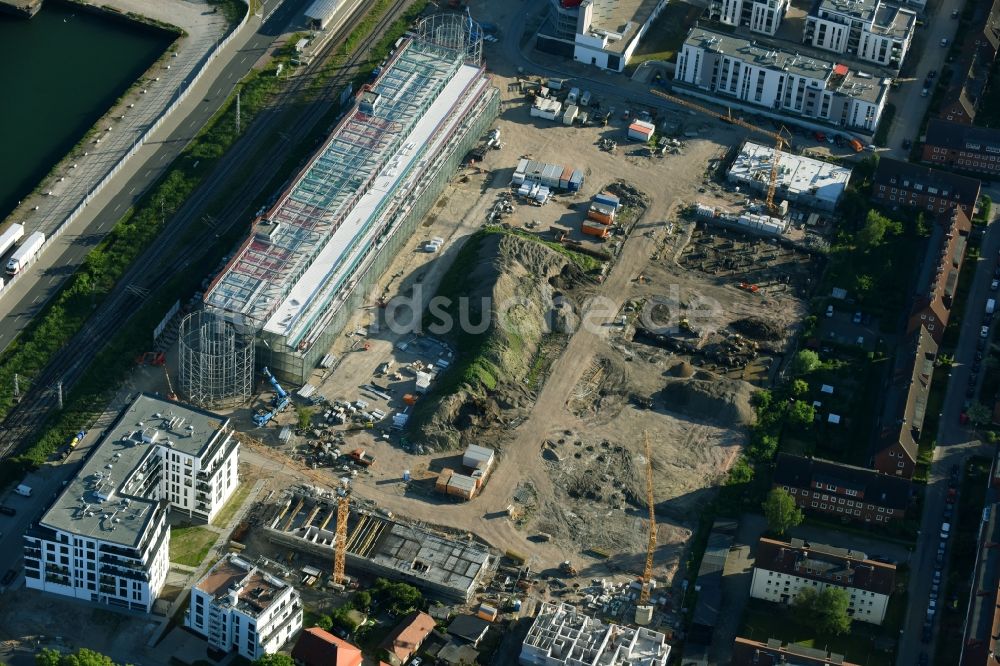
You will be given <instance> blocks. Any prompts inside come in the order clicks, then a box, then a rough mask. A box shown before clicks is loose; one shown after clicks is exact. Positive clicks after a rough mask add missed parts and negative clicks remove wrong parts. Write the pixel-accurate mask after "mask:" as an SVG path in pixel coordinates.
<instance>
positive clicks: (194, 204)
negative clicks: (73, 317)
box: [0, 0, 409, 460]
mask: <svg viewBox="0 0 1000 666" xmlns="http://www.w3.org/2000/svg"><path fill="white" fill-rule="evenodd" d="M408 4H409V0H397V1H396V2H394V3H393V5H392V6H391V7H389V9H388V10H387V11H386V12H385V14H384V15H383V16H382V18H381V19H380V20H379V22H378V24H376V26H375V28H374V29H373V30H372V31H371V33H370V34H369V36H368V37H367V38H365V40H363V41H362V43H361V44H359V45H358V48H356V49H355V50H354V52H353V53H352V54H350V56H348V59H347V61H345V63H344V64H343V66H341V68H340V70H339V72H338V73H337V74H336V75H334V76H331V77H330V79H329V80H327V81H325V82H324V84H323V87H322V90H321V91H320V93H319V94H317V95H314V97H313V99H312V101H310V102H309V103H308V104H307V106H306V107H305V108H304V109H302V110H301V111H300V112H299V117H298V118H295V117H294V115H295V112H294V110H293V107H294V106H295V105H294V102H295V101H296V100H297V99H298V98H299V96H300V95H301V94H303V93H304V92H305V88H306V87H307V86H308V85H309V84H310V83H311V82H312V81H313V79H314V77H315V76H316V75H317V74H318V73H319V72H320V71H321V70H322V68H323V67H324V66H325V65H326V63H327V62H328V61H329V59H330V57H331V56H332V55H333V53H334V52H335V51H336V49H337V48H338V47H339V46H340V45H341V44H342V43H343V41H344V40H345V39H346V38H347V36H348V35H349V34H350V33H351V32H352V31H353V30H354V29H355V28H356V27H357V26H358V24H359V23H360V22H361V20H362V19H363V18H364V17H365V15H366V11H365V7H364V3H362V4H361V5H360V6H359V7H358V8H357V9H356V10H355V12H354V13H353V14H352V15H351V17H350V18H349V20H348V21H347V22H345V24H344V26H343V27H342V28H341V29H340V30H339V31H338V34H337V35H336V36H335V37H334V38H332V39H330V40H329V41H328V42H327V43H326V45H325V46H324V47H323V48H322V50H321V51H320V52H319V53H317V54H316V56H315V57H314V58H313V60H312V61H311V62H310V64H309V65H307V66H306V67H305V68H304V71H302V72H301V73H299V74H298V75H297V76H296V77H295V78H294V79H293V80H292V82H291V83H290V84H289V85H288V86H286V87H285V88H284V90H282V91H281V92H279V93H278V95H277V98H276V99H275V100H274V101H273V103H272V104H270V105H269V106H268V107H267V108H266V109H264V110H263V111H261V113H259V114H258V116H257V117H256V118H255V119H254V121H253V122H252V123H251V125H250V127H249V128H248V129H247V132H246V133H245V134H244V135H243V136H242V137H241V138H240V139H239V140H238V141H237V143H236V144H235V145H234V146H233V147H232V148H231V149H230V150H229V151H228V152H227V153H226V154H225V155H224V156H223V158H222V160H221V161H220V162H219V164H218V165H217V166H216V168H215V169H214V170H213V172H212V174H211V175H209V176H208V178H207V179H206V180H205V181H204V182H203V183H202V184H201V185H200V186H199V187H198V189H196V190H195V192H194V194H193V195H192V196H191V197H190V198H189V199H188V200H187V202H185V204H184V205H183V206H182V207H181V208H180V210H179V211H177V213H176V214H175V215H174V216H173V217H172V218H171V220H170V221H169V222H168V223H167V224H166V225H165V227H164V229H163V231H161V233H160V234H159V236H158V237H157V238H158V239H162V238H168V239H169V238H173V239H176V242H175V243H173V244H166V245H165V244H161V243H158V242H157V241H154V242H153V243H152V244H151V245H150V247H149V248H147V249H146V250H145V251H144V252H143V253H142V254H141V255H140V256H139V257H138V258H137V259H136V260H135V261H134V262H133V264H132V266H131V267H130V268H129V269H128V270H127V271H126V272H125V274H124V275H123V276H122V278H121V279H120V280H119V281H118V284H117V286H116V288H115V290H114V291H112V292H111V293H110V294H109V295H108V297H107V298H106V299H105V300H104V302H103V303H101V305H100V306H98V308H97V310H96V311H95V312H94V314H93V315H92V316H91V317H90V319H88V320H87V322H86V323H85V324H84V326H83V328H82V329H81V330H80V331H79V332H78V333H77V334H76V335H75V336H74V337H73V338H72V339H71V340H70V341H69V342H68V343H67V344H66V345H64V346H63V347H62V348H61V349H60V350H59V351H58V352H56V354H55V356H54V357H53V358H52V360H51V361H50V362H49V364H48V365H47V366H46V367H45V368H44V370H42V372H41V373H39V374H38V375H37V376H36V377H35V378H33V379H32V381H31V385H30V387H29V389H28V390H27V392H26V393H25V394H24V397H23V399H22V400H21V401H20V402H19V403H18V404H17V405H16V406H15V407H14V408H13V409H11V411H10V412H9V413H8V415H7V417H6V418H5V419H4V420H3V422H2V423H0V460H5V459H7V458H9V457H10V456H12V455H15V454H17V453H18V452H19V450H20V449H21V448H22V447H23V446H24V445H26V444H27V443H29V442H33V441H34V436H36V435H37V434H38V433H39V431H40V429H41V428H42V426H43V425H44V424H45V422H46V420H47V419H48V418H49V416H50V415H51V414H52V413H53V410H54V409H55V408H56V407H57V406H58V402H59V394H58V391H59V389H58V388H57V387H58V386H60V383H61V387H62V391H63V392H64V393H68V392H69V391H71V390H72V389H73V387H74V386H75V385H76V383H77V382H78V381H79V380H80V377H82V376H83V374H84V372H85V371H86V370H87V369H88V368H89V366H90V363H91V362H92V360H93V358H94V357H95V356H96V354H97V353H98V352H99V351H100V350H101V349H103V348H104V345H105V343H106V342H107V341H108V340H110V339H112V338H113V337H114V334H115V332H116V331H117V330H118V329H120V328H121V327H122V326H123V325H125V324H126V323H127V322H128V321H129V320H130V319H131V317H132V316H133V315H134V313H135V312H137V311H138V309H139V307H140V306H141V305H142V301H143V300H144V299H145V298H146V296H145V295H147V294H149V293H151V292H154V291H156V289H157V288H158V287H160V286H161V285H163V284H165V283H166V282H167V281H168V280H170V279H171V278H172V277H173V276H175V275H177V274H179V273H181V272H182V271H185V270H189V268H192V267H193V269H194V270H199V266H203V264H201V262H203V261H204V260H206V259H207V258H208V256H207V255H208V253H209V251H210V248H211V246H212V242H213V241H214V240H215V238H216V236H218V235H220V234H223V233H225V232H226V231H228V230H229V229H230V228H231V227H232V226H233V225H234V224H236V223H238V222H239V221H240V220H244V219H246V217H245V216H246V215H247V213H248V211H247V209H248V208H249V206H250V202H252V201H253V200H254V198H255V197H256V196H257V195H258V194H259V193H260V192H261V191H263V190H264V188H265V187H266V186H267V185H268V184H269V183H270V182H271V180H272V179H273V178H274V177H275V175H276V172H277V170H278V169H279V168H280V167H281V166H282V165H283V164H284V162H285V161H286V160H287V159H288V157H289V155H290V153H291V151H292V148H293V147H294V146H296V145H298V144H299V143H300V142H302V141H303V140H304V139H306V138H307V137H308V136H309V134H310V133H311V132H312V130H313V129H314V127H315V126H316V123H318V122H319V121H320V120H321V119H322V118H323V117H324V116H325V115H326V114H327V113H329V111H330V109H331V108H332V106H333V104H334V102H335V101H336V100H335V99H334V98H333V97H332V92H333V91H335V90H337V89H339V88H340V87H342V86H343V85H345V84H346V83H347V81H349V80H350V79H351V78H352V77H353V76H354V74H355V72H356V71H357V69H358V67H359V65H361V64H363V63H364V62H366V61H367V54H368V51H369V50H370V49H371V47H372V46H374V45H375V44H376V43H377V42H378V40H379V39H381V37H382V35H383V33H384V32H385V30H386V29H387V28H388V27H389V26H390V25H391V24H392V23H393V22H394V21H395V20H396V19H397V18H399V16H400V15H401V14H402V13H403V11H404V10H405V9H406V6H407V5H408ZM292 120H294V121H295V123H294V126H293V127H291V128H289V129H287V131H285V132H281V130H282V129H283V128H284V127H285V125H284V124H283V123H287V122H289V121H292ZM279 133H280V134H279ZM275 134H279V135H280V136H281V137H282V138H284V139H286V140H284V141H281V142H279V144H278V147H277V148H274V149H273V150H272V151H271V152H270V153H269V154H268V160H267V161H266V162H265V163H263V164H261V165H260V167H259V168H257V169H255V170H254V171H253V172H252V173H251V175H250V176H249V177H247V178H245V179H244V180H243V181H242V182H241V183H240V185H239V186H238V187H237V188H235V189H234V191H233V195H232V196H231V197H230V201H231V203H229V204H228V205H227V206H226V207H225V208H224V209H223V210H222V211H221V212H220V213H219V214H218V216H217V218H216V220H217V223H216V224H214V225H213V226H211V227H208V228H206V229H205V230H204V231H203V232H202V233H201V234H199V235H198V236H197V237H196V238H195V239H194V240H190V241H188V242H186V243H185V244H184V246H183V247H182V246H181V238H182V237H183V236H184V233H185V232H186V231H187V230H188V229H189V228H190V227H191V225H193V224H196V223H198V222H199V221H201V220H202V219H203V218H204V216H205V208H206V207H207V206H208V205H209V204H210V203H212V201H213V200H214V198H215V193H217V192H219V191H225V188H226V187H228V186H230V185H231V183H230V181H231V180H232V179H234V178H235V177H236V176H238V175H239V173H240V172H241V171H242V169H243V167H244V165H245V164H246V163H247V160H248V159H250V158H251V157H253V156H255V155H256V154H257V152H258V151H259V150H260V149H261V148H262V147H263V144H264V142H265V141H267V140H268V139H270V138H271V137H272V136H274V135H275ZM181 250H187V251H186V252H183V253H180V256H181V257H182V258H181V259H179V260H177V261H173V260H170V259H169V258H170V257H173V256H175V255H178V253H179V252H180V251H181ZM165 258H167V259H166V260H165ZM151 267H153V268H152V270H150V268H151Z"/></svg>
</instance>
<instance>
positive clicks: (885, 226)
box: [855, 210, 892, 252]
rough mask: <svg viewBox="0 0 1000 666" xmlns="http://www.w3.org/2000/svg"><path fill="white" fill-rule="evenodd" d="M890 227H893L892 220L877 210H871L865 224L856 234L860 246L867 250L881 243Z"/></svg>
mask: <svg viewBox="0 0 1000 666" xmlns="http://www.w3.org/2000/svg"><path fill="white" fill-rule="evenodd" d="M890 227H892V220H890V219H889V218H888V217H886V216H885V215H882V214H881V213H879V212H878V211H877V210H869V211H868V215H867V217H865V223H864V225H862V227H861V229H860V230H859V231H858V233H857V235H856V236H855V238H856V239H857V245H858V248H859V249H861V250H862V251H864V252H867V251H869V250H871V249H872V248H874V247H876V246H878V245H881V243H882V241H883V240H884V239H885V234H886V232H887V231H888V230H889V229H890Z"/></svg>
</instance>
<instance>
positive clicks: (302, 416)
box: [295, 406, 313, 430]
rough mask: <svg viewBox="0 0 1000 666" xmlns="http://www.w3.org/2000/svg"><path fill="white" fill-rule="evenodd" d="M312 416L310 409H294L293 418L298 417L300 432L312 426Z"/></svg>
mask: <svg viewBox="0 0 1000 666" xmlns="http://www.w3.org/2000/svg"><path fill="white" fill-rule="evenodd" d="M312 415H313V410H312V407H303V406H296V407H295V416H297V417H298V419H299V428H301V429H302V430H305V429H306V428H308V427H309V426H310V425H311V424H312Z"/></svg>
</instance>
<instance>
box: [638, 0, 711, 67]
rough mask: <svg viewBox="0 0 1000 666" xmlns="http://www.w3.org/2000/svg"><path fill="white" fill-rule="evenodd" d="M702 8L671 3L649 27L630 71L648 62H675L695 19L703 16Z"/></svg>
mask: <svg viewBox="0 0 1000 666" xmlns="http://www.w3.org/2000/svg"><path fill="white" fill-rule="evenodd" d="M702 11H703V10H702V8H701V7H695V6H694V5H689V4H688V3H686V2H671V3H669V4H667V6H666V7H664V8H663V13H661V14H660V15H659V17H657V19H656V21H654V22H653V25H651V26H649V30H647V31H646V35H645V37H643V38H642V41H640V42H639V46H638V47H637V48H636V50H635V54H633V56H632V59H631V60H630V61H629V70H630V71H631V70H634V69H635V68H636V67H637V66H638V65H639V64H640V63H643V62H645V61H647V60H663V61H665V62H666V61H670V60H673V59H674V57H675V56H676V55H677V51H678V49H680V47H681V44H683V43H684V38H685V37H686V36H687V33H688V30H689V29H690V27H691V26H692V25H693V24H694V22H695V19H697V18H698V17H699V16H701V13H702Z"/></svg>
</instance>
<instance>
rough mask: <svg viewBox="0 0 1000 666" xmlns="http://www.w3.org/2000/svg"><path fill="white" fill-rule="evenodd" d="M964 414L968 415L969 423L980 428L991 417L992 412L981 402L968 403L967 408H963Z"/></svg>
mask: <svg viewBox="0 0 1000 666" xmlns="http://www.w3.org/2000/svg"><path fill="white" fill-rule="evenodd" d="M965 415H966V416H968V417H969V423H971V424H972V425H974V426H975V427H977V428H981V427H982V426H984V425H986V424H987V423H989V422H990V421H991V420H992V419H993V412H992V411H991V410H990V408H989V407H987V406H986V405H984V404H983V403H981V402H974V403H972V404H971V405H969V408H968V409H966V410H965Z"/></svg>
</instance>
